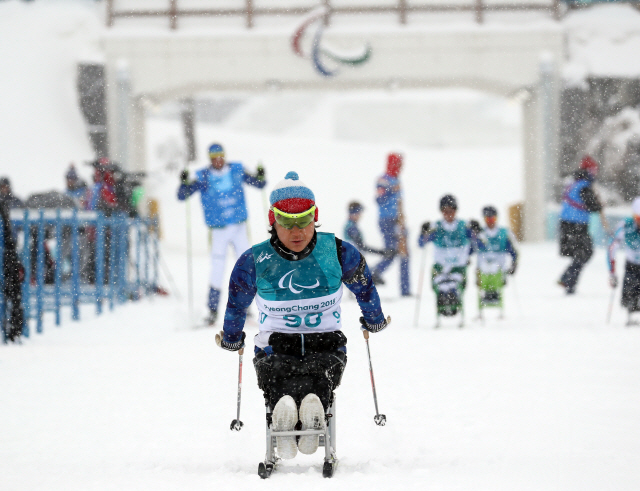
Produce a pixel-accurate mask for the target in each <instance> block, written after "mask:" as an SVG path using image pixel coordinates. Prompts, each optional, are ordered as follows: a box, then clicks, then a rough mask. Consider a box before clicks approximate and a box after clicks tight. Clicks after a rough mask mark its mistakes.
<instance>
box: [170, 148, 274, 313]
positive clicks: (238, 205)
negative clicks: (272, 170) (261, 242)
mask: <svg viewBox="0 0 640 491" xmlns="http://www.w3.org/2000/svg"><path fill="white" fill-rule="evenodd" d="M209 158H210V160H211V165H210V166H209V167H205V168H204V169H200V170H198V171H197V172H196V179H195V180H194V181H192V182H189V173H188V171H186V170H185V171H183V172H182V174H181V175H180V183H181V184H180V188H179V189H178V199H179V200H180V201H183V200H185V199H187V198H188V197H189V196H191V195H192V194H193V193H195V192H198V191H199V192H200V199H201V202H202V210H203V211H204V221H205V223H206V224H207V226H208V227H210V228H211V230H212V247H211V269H210V272H209V302H208V306H209V317H208V319H207V322H208V324H209V325H213V324H215V322H216V319H217V317H218V303H219V302H220V293H221V290H222V281H223V276H224V263H225V259H226V256H227V248H228V246H229V244H232V245H233V247H234V250H235V253H236V258H237V257H239V256H240V254H242V252H243V251H245V250H246V249H247V248H248V247H249V240H248V239H247V229H246V224H245V222H246V220H247V217H248V213H247V204H246V202H245V198H244V190H243V184H249V185H250V186H254V187H256V188H258V189H262V188H263V187H264V186H265V185H266V184H267V182H266V180H265V172H264V168H263V167H262V166H259V167H258V171H257V173H256V175H254V176H252V175H250V174H248V173H247V172H246V171H245V170H244V167H243V166H242V164H240V163H237V162H229V163H227V162H226V161H225V155H224V149H223V148H222V145H220V144H218V143H214V144H212V145H211V146H210V147H209Z"/></svg>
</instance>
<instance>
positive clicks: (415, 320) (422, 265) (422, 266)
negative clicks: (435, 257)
mask: <svg viewBox="0 0 640 491" xmlns="http://www.w3.org/2000/svg"><path fill="white" fill-rule="evenodd" d="M426 267H427V248H426V247H424V248H423V249H422V260H421V262H420V279H419V280H418V296H417V298H416V314H415V316H414V318H413V327H418V320H419V318H420V303H421V301H422V288H423V285H424V271H425V268H426Z"/></svg>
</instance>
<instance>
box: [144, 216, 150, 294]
mask: <svg viewBox="0 0 640 491" xmlns="http://www.w3.org/2000/svg"><path fill="white" fill-rule="evenodd" d="M150 230H151V228H150V226H149V220H145V221H144V291H145V294H147V295H148V294H149V292H150V291H151V284H150V276H149V261H150V260H151V255H150V254H149V232H150Z"/></svg>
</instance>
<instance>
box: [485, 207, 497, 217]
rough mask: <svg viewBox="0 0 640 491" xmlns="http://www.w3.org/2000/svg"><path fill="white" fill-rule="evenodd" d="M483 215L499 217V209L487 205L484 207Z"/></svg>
mask: <svg viewBox="0 0 640 491" xmlns="http://www.w3.org/2000/svg"><path fill="white" fill-rule="evenodd" d="M482 216H483V217H497V216H498V210H496V207H495V206H485V207H484V208H483V209H482Z"/></svg>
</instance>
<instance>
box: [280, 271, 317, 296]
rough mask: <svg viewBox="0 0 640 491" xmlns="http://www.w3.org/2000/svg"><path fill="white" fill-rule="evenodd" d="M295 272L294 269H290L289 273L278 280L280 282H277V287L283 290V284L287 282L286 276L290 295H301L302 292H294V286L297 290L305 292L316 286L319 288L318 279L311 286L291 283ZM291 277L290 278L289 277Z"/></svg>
mask: <svg viewBox="0 0 640 491" xmlns="http://www.w3.org/2000/svg"><path fill="white" fill-rule="evenodd" d="M294 271H295V269H292V270H291V271H289V272H288V273H287V274H285V275H284V276H283V277H282V278H280V281H279V282H278V286H279V287H280V288H285V282H286V280H287V276H288V277H289V290H291V293H302V290H296V289H295V288H294V286H297V287H298V288H302V289H305V290H311V289H313V288H315V287H317V286H320V282H319V281H318V279H317V278H316V282H315V284H313V285H298V284H297V283H293V274H292V273H293V272H294ZM289 275H291V276H289Z"/></svg>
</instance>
